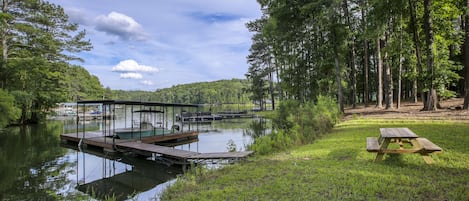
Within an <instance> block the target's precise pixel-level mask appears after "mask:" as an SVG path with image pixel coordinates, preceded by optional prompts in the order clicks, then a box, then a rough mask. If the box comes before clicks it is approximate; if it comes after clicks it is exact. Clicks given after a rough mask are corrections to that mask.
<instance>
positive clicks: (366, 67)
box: [361, 1, 370, 107]
mask: <svg viewBox="0 0 469 201" xmlns="http://www.w3.org/2000/svg"><path fill="white" fill-rule="evenodd" d="M362 3H363V4H362V5H361V12H362V16H361V17H362V25H363V30H366V17H365V16H366V11H365V9H366V8H365V7H366V1H362ZM363 46H364V56H363V63H364V69H363V71H364V72H363V76H364V83H363V85H364V86H363V102H364V103H365V107H368V101H369V98H370V89H369V85H368V82H369V81H368V79H369V78H368V72H369V63H368V61H369V57H370V56H369V55H368V40H366V39H365V41H364V42H363Z"/></svg>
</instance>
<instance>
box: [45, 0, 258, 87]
mask: <svg viewBox="0 0 469 201" xmlns="http://www.w3.org/2000/svg"><path fill="white" fill-rule="evenodd" d="M50 1H51V2H52V3H57V4H60V5H61V6H63V7H64V8H65V9H66V11H67V13H68V14H69V15H70V17H71V20H72V21H73V22H77V23H80V25H82V28H84V29H86V31H87V36H86V37H87V38H89V39H90V41H91V42H92V43H93V46H94V48H93V50H92V51H90V52H85V53H80V54H79V55H78V56H81V57H82V58H84V59H85V63H83V64H81V63H80V64H78V65H83V66H84V67H85V68H87V69H88V70H89V71H90V72H94V74H96V75H98V77H99V79H100V80H101V83H102V84H103V85H104V86H109V87H110V88H112V89H124V90H137V89H143V90H149V87H148V85H146V84H153V85H152V87H151V88H165V87H170V86H172V85H177V84H183V83H191V82H200V81H213V80H219V79H230V78H244V74H245V73H246V72H247V69H248V65H247V64H246V56H247V55H248V54H249V51H248V50H249V46H250V44H251V40H250V37H251V36H252V33H249V32H248V31H247V29H246V27H245V26H244V24H245V22H246V21H249V20H253V19H256V18H259V17H260V16H261V14H262V13H261V11H260V6H259V4H258V3H257V1H255V0H236V1H219V0H200V1H187V0H161V1H154V0H140V1H139V2H138V3H134V4H132V3H129V2H127V1H113V2H111V3H109V2H107V1H92V0H80V1H70V0H50ZM129 58H131V59H132V60H126V59H129ZM137 62H138V63H137ZM146 65H148V66H146ZM156 66H158V68H157V67H156ZM159 66H164V69H163V68H159ZM98 67H99V68H98ZM111 69H112V71H113V72H114V73H109V72H110V71H111ZM129 73H134V74H129ZM120 74H122V76H120ZM135 74H139V76H137V75H135ZM150 75H151V76H150ZM118 76H120V77H121V78H126V79H119V78H118ZM140 76H141V77H140ZM136 78H138V79H136ZM144 80H146V81H148V82H145V81H144ZM150 82H151V83H150Z"/></svg>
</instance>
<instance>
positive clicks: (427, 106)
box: [423, 0, 438, 111]
mask: <svg viewBox="0 0 469 201" xmlns="http://www.w3.org/2000/svg"><path fill="white" fill-rule="evenodd" d="M431 6H432V1H431V0H424V1H423V10H424V11H423V12H424V14H423V28H424V31H425V42H426V43H427V44H426V48H425V53H426V55H427V74H428V78H429V79H430V80H428V82H427V88H428V89H429V91H427V92H426V98H425V102H424V107H423V110H425V111H434V110H436V109H437V108H436V106H437V105H438V96H437V93H436V90H435V87H434V84H433V81H434V67H433V62H434V58H433V43H434V39H433V28H432V18H431Z"/></svg>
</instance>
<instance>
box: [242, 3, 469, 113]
mask: <svg viewBox="0 0 469 201" xmlns="http://www.w3.org/2000/svg"><path fill="white" fill-rule="evenodd" d="M258 3H259V4H260V5H261V10H262V13H263V16H262V17H261V18H260V19H256V20H253V21H250V22H249V23H247V24H246V26H247V28H248V29H249V30H250V31H251V32H253V33H254V35H253V37H252V46H251V48H250V54H249V55H248V56H247V61H248V63H249V65H250V66H249V70H248V73H247V74H246V76H247V78H248V80H249V82H250V83H251V86H252V87H251V91H252V92H253V98H254V99H255V100H258V101H259V102H262V100H265V99H270V100H280V101H282V100H289V99H293V100H297V101H299V102H302V103H306V102H310V101H315V100H316V99H317V97H318V96H320V95H326V96H331V97H335V99H336V100H337V102H338V107H339V109H340V111H343V110H344V104H348V105H351V106H352V107H356V105H357V104H364V105H365V106H376V107H383V108H386V109H391V108H395V107H397V108H399V106H400V103H401V101H403V100H407V101H413V102H416V103H417V102H419V103H422V109H423V110H429V111H432V110H436V109H438V107H439V104H438V101H439V100H442V99H446V98H451V97H465V101H464V108H465V109H467V108H468V106H469V93H468V92H469V70H468V69H469V10H468V9H467V8H468V7H469V1H467V0H438V1H432V0H423V1H417V0H392V1H391V0H315V1H310V0H294V1H290V0H258Z"/></svg>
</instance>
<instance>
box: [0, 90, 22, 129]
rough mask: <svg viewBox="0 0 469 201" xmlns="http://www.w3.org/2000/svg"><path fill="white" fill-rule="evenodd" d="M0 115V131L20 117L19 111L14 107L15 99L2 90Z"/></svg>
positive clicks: (0, 92) (0, 91)
mask: <svg viewBox="0 0 469 201" xmlns="http://www.w3.org/2000/svg"><path fill="white" fill-rule="evenodd" d="M0 113H1V114H2V115H0V129H2V128H4V127H5V126H7V125H8V124H10V123H11V122H12V121H14V120H17V119H18V118H19V115H20V111H19V109H18V108H17V107H16V106H15V98H14V97H13V96H12V95H11V94H9V93H8V92H6V91H3V90H2V89H0Z"/></svg>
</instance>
